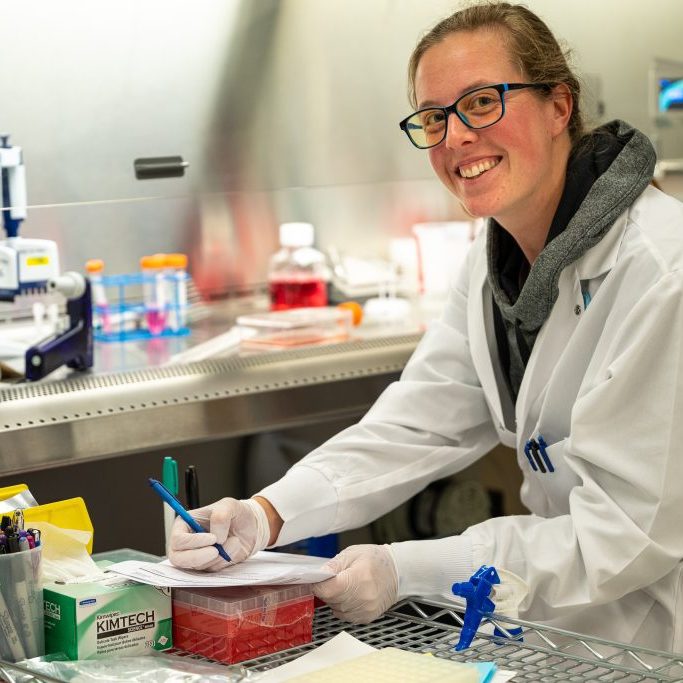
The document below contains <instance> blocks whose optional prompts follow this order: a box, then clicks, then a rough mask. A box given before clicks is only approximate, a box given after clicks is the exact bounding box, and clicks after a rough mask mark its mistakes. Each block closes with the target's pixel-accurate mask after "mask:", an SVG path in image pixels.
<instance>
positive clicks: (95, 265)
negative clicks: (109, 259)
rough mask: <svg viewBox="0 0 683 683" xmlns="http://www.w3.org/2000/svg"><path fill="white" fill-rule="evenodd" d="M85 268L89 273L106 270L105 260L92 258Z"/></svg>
mask: <svg viewBox="0 0 683 683" xmlns="http://www.w3.org/2000/svg"><path fill="white" fill-rule="evenodd" d="M85 269H86V270H87V271H88V272H89V273H101V272H102V271H103V270H104V261H103V260H102V259H101V258H91V259H89V260H88V261H86V262H85Z"/></svg>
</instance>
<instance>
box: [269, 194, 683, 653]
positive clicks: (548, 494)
mask: <svg viewBox="0 0 683 683" xmlns="http://www.w3.org/2000/svg"><path fill="white" fill-rule="evenodd" d="M484 240H485V235H481V236H480V238H479V239H478V241H477V242H475V244H474V245H473V247H472V248H471V250H470V254H469V257H468V261H467V264H466V269H465V271H464V272H463V273H462V275H461V277H460V278H459V281H458V283H457V284H456V286H455V287H454V289H453V291H452V292H451V296H450V298H449V301H448V303H447V308H446V310H445V313H444V315H443V317H442V319H441V320H440V321H439V322H437V323H436V324H434V325H433V326H432V327H431V328H430V329H429V330H428V331H427V333H426V334H425V336H424V338H423V340H422V342H421V343H420V345H419V346H418V348H417V349H416V351H415V353H414V355H413V357H412V358H411V360H410V362H409V363H408V365H407V366H406V368H405V371H404V373H403V376H402V378H401V381H400V382H396V383H394V384H392V385H391V386H389V387H388V388H387V390H386V391H385V392H384V394H383V395H382V396H381V397H380V399H379V400H378V401H377V403H376V404H375V406H373V408H372V409H371V410H370V411H369V413H368V414H367V415H366V416H365V418H363V420H362V421H361V422H360V423H359V424H358V425H355V426H353V427H350V428H349V429H347V430H345V431H344V432H342V433H341V434H339V435H337V436H336V437H334V438H333V439H331V440H330V441H329V442H327V443H326V444H324V445H323V446H321V447H320V448H319V449H317V450H316V451H314V452H313V453H311V454H310V455H309V456H307V457H306V458H305V459H304V460H302V461H301V463H299V464H298V465H295V466H294V468H292V469H291V470H290V471H289V472H288V473H287V475H285V477H284V478H283V479H282V480H280V482H277V483H276V484H274V485H272V486H270V487H268V488H267V489H265V490H264V491H263V492H262V495H264V496H266V497H267V498H269V499H270V500H271V501H272V502H273V503H274V504H275V506H276V508H277V509H278V510H279V512H280V514H281V515H282V516H283V518H284V520H285V525H284V527H283V530H282V533H281V535H280V537H279V539H278V542H280V543H284V542H288V541H290V540H293V539H294V538H303V537H306V536H312V535H321V534H323V533H327V532H329V531H335V530H341V529H348V528H353V527H356V526H359V525H361V524H364V523H367V522H368V521H370V520H371V519H374V518H376V517H378V516H379V515H381V514H383V513H384V512H386V511H388V510H390V509H391V508H393V507H395V506H396V505H398V504H399V503H400V502H401V501H403V500H406V499H407V498H408V497H410V496H411V495H413V494H414V493H416V492H417V491H419V490H420V489H422V488H423V487H424V486H425V485H426V484H427V483H429V482H430V481H433V480H435V479H437V478H440V477H443V476H446V475H449V474H452V473H454V472H457V471H459V470H461V469H463V468H464V467H466V466H467V465H469V464H470V463H471V462H473V461H474V460H475V459H477V458H479V457H480V456H481V455H483V454H484V453H486V452H487V451H488V450H490V448H491V447H492V446H494V445H495V444H496V443H497V442H498V441H501V442H502V443H504V444H506V445H508V446H511V447H513V448H515V449H516V451H517V463H518V465H519V467H520V468H521V469H522V471H523V473H524V481H523V485H522V489H521V498H522V501H523V502H524V504H525V505H526V506H527V507H528V508H529V510H530V511H531V514H529V515H519V516H508V517H500V518H496V519H491V520H487V521H486V522H483V523H481V524H478V525H476V526H474V527H471V528H470V529H468V531H466V532H465V534H463V535H462V536H459V537H451V538H450V539H447V540H444V541H439V542H438V543H440V544H442V546H443V547H444V548H445V547H446V545H448V551H447V552H445V554H444V556H443V557H444V561H445V560H446V559H447V558H451V559H452V560H453V562H452V563H450V566H453V572H454V573H453V574H448V580H449V581H451V580H453V581H457V580H465V579H466V578H468V577H469V575H470V574H471V573H472V571H474V570H475V569H476V568H478V567H479V566H480V565H482V564H492V565H494V566H497V567H500V568H503V569H506V570H509V571H512V572H514V573H515V574H518V575H519V576H521V577H522V578H523V579H525V580H526V581H527V582H528V584H529V586H530V593H529V595H528V597H527V599H526V600H525V601H524V603H523V604H522V606H521V609H520V616H521V617H522V618H526V619H530V620H533V621H538V622H545V623H551V624H553V625H556V626H561V627H563V628H567V629H569V630H572V631H578V632H581V633H589V634H593V635H597V636H602V637H605V638H608V639H612V640H618V641H623V642H634V643H638V644H640V645H643V646H649V647H654V648H657V649H663V650H669V651H678V652H683V584H682V581H683V577H682V576H681V570H682V567H683V564H682V559H683V204H681V203H680V202H678V201H676V200H675V199H672V198H671V197H668V196H666V195H664V194H663V193H661V192H659V191H658V190H656V189H654V188H652V187H648V188H647V189H646V190H645V191H644V193H643V194H642V195H641V196H640V197H639V199H638V200H637V201H636V202H635V203H634V204H633V205H632V206H631V207H630V208H629V209H628V210H627V211H626V212H625V213H624V214H623V215H622V216H621V217H620V218H619V219H618V220H617V221H616V222H615V224H614V225H613V227H612V228H611V229H610V230H609V232H608V233H607V234H606V235H605V236H604V237H603V239H602V240H601V241H600V242H599V243H598V244H597V245H595V246H594V247H593V248H591V249H590V250H589V251H587V252H586V253H585V254H584V255H583V256H582V257H581V258H580V259H579V260H578V261H576V262H575V263H573V264H571V265H570V266H568V267H566V268H565V269H564V270H563V271H562V273H561V275H560V280H559V296H558V297H557V300H556V303H555V305H554V307H553V309H552V312H551V314H550V316H549V318H548V320H547V321H546V322H545V324H544V325H543V327H542V328H541V330H540V332H539V334H538V337H537V339H536V343H535V345H534V347H533V351H532V353H531V357H530V358H529V362H528V365H527V368H526V372H525V374H524V378H523V381H522V384H521V387H520V391H519V396H518V400H517V402H516V406H514V407H513V405H512V402H511V401H510V399H509V398H508V394H507V391H506V390H505V388H504V387H505V382H504V379H503V377H502V374H501V371H500V366H499V362H498V357H497V346H496V340H495V334H494V328H493V316H492V310H491V291H490V288H489V285H488V283H487V277H486V250H485V243H484ZM586 291H587V292H588V293H589V295H590V296H591V297H592V298H591V301H590V304H589V305H588V307H587V308H585V307H584V296H583V292H586ZM539 434H540V435H542V436H543V437H544V439H545V441H546V442H547V443H548V449H547V452H548V456H549V458H550V460H551V461H552V463H553V466H554V468H555V471H554V472H552V473H550V472H546V473H542V472H541V471H540V470H538V469H537V470H536V471H534V470H533V469H532V467H531V466H530V463H529V461H528V460H527V457H526V456H525V454H524V445H525V443H526V441H527V440H528V439H530V438H532V437H538V435H539ZM420 543H425V544H428V543H433V542H430V541H422V542H420V541H418V542H413V543H411V544H410V545H409V546H408V547H409V552H408V553H406V554H404V557H405V556H412V557H414V556H417V555H419V554H420V553H419V552H416V550H415V548H420V547H421V546H419V544H420ZM398 545H399V546H401V545H403V544H398ZM427 547H429V548H430V550H429V552H430V553H431V552H438V551H437V550H434V549H435V548H438V547H441V546H437V545H432V546H424V548H425V549H427ZM399 555H400V553H399ZM402 561H404V560H400V561H399V562H398V564H399V569H401V566H402V565H401V562H402ZM416 561H417V562H418V564H419V561H425V562H426V561H428V560H425V559H424V558H423V559H422V560H416ZM456 565H457V566H456ZM418 569H419V568H418ZM406 571H409V568H408V569H406ZM418 573H419V571H418ZM448 586H449V584H448V583H447V585H446V586H434V591H433V592H437V591H439V590H443V589H444V588H445V589H446V590H447V589H448Z"/></svg>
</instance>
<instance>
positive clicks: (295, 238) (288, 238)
mask: <svg viewBox="0 0 683 683" xmlns="http://www.w3.org/2000/svg"><path fill="white" fill-rule="evenodd" d="M314 241H315V228H314V227H313V225H312V224H311V223H283V224H282V225H281V226H280V244H281V245H282V246H283V247H312V246H313V242H314Z"/></svg>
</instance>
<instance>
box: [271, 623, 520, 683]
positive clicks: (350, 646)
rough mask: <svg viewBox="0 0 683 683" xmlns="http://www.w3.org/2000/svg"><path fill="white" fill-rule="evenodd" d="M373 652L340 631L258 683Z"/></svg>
mask: <svg viewBox="0 0 683 683" xmlns="http://www.w3.org/2000/svg"><path fill="white" fill-rule="evenodd" d="M373 650H375V648H374V647H372V646H371V645H367V644H366V643H363V642H361V641H360V640H358V639H357V638H354V637H353V636H352V635H351V634H349V633H347V632H346V631H342V632H341V633H338V634H337V635H336V636H335V637H334V638H331V639H330V640H328V641H327V642H326V643H323V644H322V645H320V646H318V647H317V648H315V650H311V651H310V652H307V653H306V654H305V655H302V656H301V657H299V658H298V659H295V660H293V661H291V662H287V663H286V664H283V665H282V666H279V667H277V669H271V670H270V671H266V672H265V673H264V674H262V675H261V676H259V678H258V683H284V682H285V681H288V680H290V679H292V678H294V677H295V676H301V675H303V674H307V673H311V672H313V671H317V670H318V669H324V668H326V667H329V666H334V665H335V664H341V663H342V662H345V661H347V660H349V659H353V658H354V657H361V656H362V655H366V654H368V653H369V652H372V651H373ZM514 675H515V672H514V671H504V670H498V671H496V674H495V676H494V677H493V681H492V682H491V683H507V681H509V680H510V679H511V678H513V677H514Z"/></svg>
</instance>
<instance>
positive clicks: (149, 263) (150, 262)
mask: <svg viewBox="0 0 683 683" xmlns="http://www.w3.org/2000/svg"><path fill="white" fill-rule="evenodd" d="M165 265H166V254H151V255H150V256H143V257H142V258H141V259H140V268H163V267H164V266H165Z"/></svg>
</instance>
